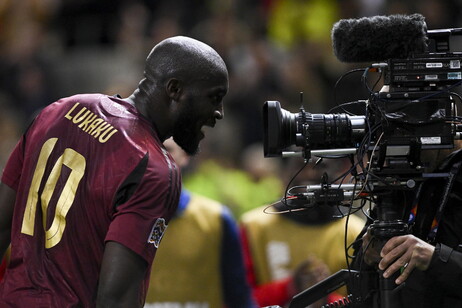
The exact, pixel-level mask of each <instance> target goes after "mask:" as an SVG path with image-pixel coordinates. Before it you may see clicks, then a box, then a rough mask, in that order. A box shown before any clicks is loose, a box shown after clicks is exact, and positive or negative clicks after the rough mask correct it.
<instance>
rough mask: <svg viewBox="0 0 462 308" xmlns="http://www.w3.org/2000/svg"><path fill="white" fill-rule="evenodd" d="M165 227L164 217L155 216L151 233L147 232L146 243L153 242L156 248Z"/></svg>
mask: <svg viewBox="0 0 462 308" xmlns="http://www.w3.org/2000/svg"><path fill="white" fill-rule="evenodd" d="M167 227H168V225H167V224H166V223H165V219H163V218H157V220H156V222H155V223H154V226H152V230H151V234H149V238H148V243H150V244H154V246H155V247H156V248H159V244H160V240H161V239H162V237H163V236H164V233H165V230H166V229H167Z"/></svg>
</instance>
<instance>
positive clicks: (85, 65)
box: [0, 0, 462, 215]
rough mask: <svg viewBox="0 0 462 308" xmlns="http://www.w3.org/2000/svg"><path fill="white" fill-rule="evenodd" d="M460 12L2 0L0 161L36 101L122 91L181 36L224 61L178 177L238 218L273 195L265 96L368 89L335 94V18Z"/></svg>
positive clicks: (407, 5) (260, 0) (362, 1)
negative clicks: (201, 137)
mask: <svg viewBox="0 0 462 308" xmlns="http://www.w3.org/2000/svg"><path fill="white" fill-rule="evenodd" d="M461 9H462V1H461V0H445V1H441V0H220V1H216V0H195V1H188V0H178V1H162V0H98V1H94V0H67V1H63V0H21V1H14V0H2V1H0V106H1V109H2V112H1V113H0V151H1V152H0V153H1V156H0V166H3V164H4V161H5V159H6V156H8V154H9V151H10V149H11V147H12V146H13V145H14V143H15V142H16V140H17V138H18V136H19V135H20V134H21V133H22V131H23V130H24V129H25V127H27V123H28V122H29V121H30V120H31V118H32V117H33V116H34V114H35V113H36V112H37V110H39V109H40V108H42V107H44V106H46V105H47V104H49V103H51V102H53V101H55V100H57V99H59V98H61V97H64V96H69V95H73V94H76V93H85V92H100V93H105V94H110V95H112V94H120V95H121V96H122V97H125V96H127V95H129V94H130V91H131V90H132V89H133V88H134V87H135V86H136V83H137V82H138V81H139V80H140V77H141V76H140V75H139V72H140V71H142V66H143V64H144V60H145V55H146V54H147V52H148V51H149V50H150V49H151V48H152V46H153V45H154V44H155V43H157V42H159V41H160V40H162V39H164V38H166V37H168V36H173V35H187V36H192V37H194V38H197V39H200V40H203V41H205V42H206V43H208V44H210V45H211V46H213V47H214V48H215V49H216V50H217V51H218V52H219V53H220V54H221V55H222V57H223V58H224V59H225V61H226V63H227V65H228V69H229V73H230V92H229V94H228V95H227V97H226V98H225V121H223V122H221V123H219V124H220V125H218V126H217V128H216V129H215V131H214V132H213V133H210V134H207V138H206V141H205V142H204V143H203V144H202V154H201V155H199V157H198V158H196V159H195V160H194V161H193V163H192V164H191V166H190V167H188V170H185V185H187V186H190V187H197V190H201V189H204V190H207V191H199V192H200V193H204V194H206V195H207V194H208V195H209V196H211V197H214V198H215V199H218V200H220V201H222V202H225V203H226V204H228V205H229V206H230V207H231V208H232V209H233V210H234V211H235V213H237V214H238V215H239V214H240V213H241V212H243V211H245V210H247V209H246V208H245V207H246V205H244V204H248V206H249V207H256V206H258V205H261V204H265V203H267V202H270V201H273V200H274V199H275V198H276V197H277V196H278V195H280V194H281V193H282V192H283V189H284V184H285V183H286V182H287V181H288V175H286V174H284V173H283V172H282V171H281V169H280V168H281V166H280V164H282V163H283V162H281V161H280V160H279V159H273V158H271V159H270V158H268V159H263V150H262V146H261V144H262V141H263V129H262V106H263V103H264V102H265V101H267V100H278V101H280V102H281V105H282V107H283V108H284V109H287V110H289V111H291V112H297V111H298V108H300V106H301V105H302V104H303V106H304V107H305V109H306V110H307V111H309V112H312V113H325V112H328V111H329V110H330V108H332V107H333V106H335V104H336V103H338V102H339V101H341V102H343V101H352V100H356V99H365V98H367V96H366V94H365V92H364V90H363V89H362V88H361V84H360V78H359V76H356V77H354V78H351V79H345V80H344V81H343V83H342V84H341V85H340V86H339V87H338V88H337V90H336V91H334V85H335V82H336V81H337V79H338V78H339V77H340V76H341V75H342V74H343V73H345V72H346V71H348V70H350V69H352V68H353V67H354V66H353V65H352V64H346V63H341V62H340V61H338V60H337V59H336V58H335V56H334V55H333V52H332V48H331V39H330V31H331V29H332V25H333V24H334V23H335V22H336V21H338V20H340V19H344V18H357V17H363V16H373V15H389V14H397V13H400V14H410V13H421V14H422V15H424V16H425V17H426V21H427V25H428V28H429V29H438V28H456V27H460V26H461V25H462V15H461V12H462V10H461ZM300 92H303V102H301V100H302V99H301V95H300ZM206 133H207V132H206ZM216 170H219V172H218V173H217V172H216ZM201 181H202V182H201ZM204 181H206V182H208V183H209V184H208V185H205V184H204ZM257 189H258V190H257ZM260 189H261V190H260ZM236 190H239V191H238V192H236ZM259 191H265V192H266V193H259ZM237 196H240V200H237ZM251 198H253V199H251ZM243 200H244V201H243Z"/></svg>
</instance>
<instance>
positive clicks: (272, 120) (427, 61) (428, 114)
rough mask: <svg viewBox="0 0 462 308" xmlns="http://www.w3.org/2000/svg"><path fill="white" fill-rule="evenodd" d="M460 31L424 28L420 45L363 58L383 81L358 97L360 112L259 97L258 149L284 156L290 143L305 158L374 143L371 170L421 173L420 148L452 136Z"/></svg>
mask: <svg viewBox="0 0 462 308" xmlns="http://www.w3.org/2000/svg"><path fill="white" fill-rule="evenodd" d="M461 34H462V29H443V30H430V31H428V37H429V44H428V50H429V51H428V52H425V53H422V54H417V55H410V56H409V57H408V58H405V59H389V60H387V61H386V62H384V63H376V64H374V65H373V66H371V68H372V67H373V68H374V70H378V71H380V72H381V73H382V76H383V87H382V89H380V90H379V91H376V92H373V91H370V96H369V98H368V99H367V100H365V101H358V104H363V105H364V113H363V114H361V115H350V114H347V113H337V114H311V113H309V112H306V111H305V110H304V109H301V110H300V111H299V112H298V113H290V112H289V111H286V110H284V109H282V108H281V107H280V104H279V102H275V101H267V102H265V104H264V107H263V117H264V154H265V157H275V156H284V155H285V152H284V151H285V150H286V149H287V148H288V147H290V146H293V145H294V146H296V147H301V148H302V151H301V155H302V156H303V157H305V158H306V159H308V158H310V156H311V154H310V153H311V151H312V150H320V149H334V148H356V149H360V148H362V150H365V151H372V150H374V151H375V155H374V160H373V161H371V162H370V163H371V164H372V166H373V168H375V169H376V170H382V171H383V172H385V173H390V172H391V173H404V174H414V173H421V172H422V171H423V170H424V169H423V167H424V165H425V162H422V161H421V159H420V153H421V151H422V150H426V149H448V148H449V149H450V148H453V147H454V140H455V139H457V138H459V133H458V125H457V124H456V122H457V115H456V109H455V100H454V97H455V96H456V97H457V98H459V96H458V93H457V92H456V87H457V86H459V85H460V84H461V83H462V67H461V61H462V53H460V52H457V51H453V49H454V48H458V47H462V44H461V39H460V38H461V37H462V36H460V35H461ZM371 68H367V69H366V70H365V72H364V75H363V76H365V75H366V74H367V73H368V71H369V70H371ZM459 100H460V98H459ZM389 169H391V171H388V170H389Z"/></svg>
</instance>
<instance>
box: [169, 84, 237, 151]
mask: <svg viewBox="0 0 462 308" xmlns="http://www.w3.org/2000/svg"><path fill="white" fill-rule="evenodd" d="M227 91H228V78H227V76H217V78H214V79H213V80H200V81H196V82H195V83H194V84H193V85H190V86H188V87H185V88H184V92H183V95H182V98H181V102H180V108H179V113H178V118H177V122H176V125H175V127H174V131H173V139H174V140H175V142H176V143H177V144H178V145H179V146H181V148H182V149H183V150H184V151H185V152H186V153H188V154H189V155H194V154H196V153H197V152H198V151H199V143H200V141H201V140H202V139H203V138H204V133H203V131H202V128H203V126H210V127H214V126H215V124H216V121H217V120H220V119H222V118H223V97H224V96H225V95H226V93H227Z"/></svg>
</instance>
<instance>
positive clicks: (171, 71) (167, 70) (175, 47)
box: [144, 36, 227, 83]
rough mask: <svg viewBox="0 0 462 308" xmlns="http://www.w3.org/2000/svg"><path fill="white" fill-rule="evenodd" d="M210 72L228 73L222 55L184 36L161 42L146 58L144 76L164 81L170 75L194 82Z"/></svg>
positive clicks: (205, 76)
mask: <svg viewBox="0 0 462 308" xmlns="http://www.w3.org/2000/svg"><path fill="white" fill-rule="evenodd" d="M210 72H216V73H223V72H226V73H227V69H226V65H225V62H224V61H223V59H222V58H221V57H220V55H219V54H218V53H217V52H216V51H215V50H214V49H213V48H212V47H210V46H209V45H207V44H205V43H203V42H201V41H198V40H195V39H193V38H190V37H185V36H175V37H171V38H168V39H165V40H163V41H161V42H160V43H159V44H157V45H156V46H155V47H154V48H153V49H152V50H151V52H150V53H149V55H148V57H147V59H146V67H145V72H144V74H145V77H146V78H147V79H150V80H151V81H157V82H161V83H163V82H165V81H166V80H168V79H170V78H178V77H181V78H183V80H184V81H194V80H198V79H201V78H207V77H210Z"/></svg>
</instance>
